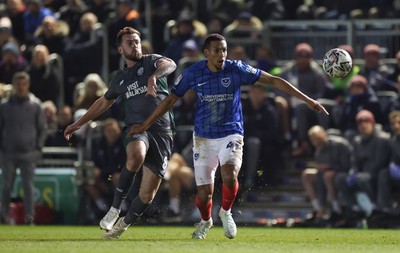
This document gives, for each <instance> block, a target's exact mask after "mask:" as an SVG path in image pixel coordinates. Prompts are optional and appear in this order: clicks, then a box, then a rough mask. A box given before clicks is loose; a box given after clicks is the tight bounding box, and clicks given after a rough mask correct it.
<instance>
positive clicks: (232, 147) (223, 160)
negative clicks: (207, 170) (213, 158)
mask: <svg viewBox="0 0 400 253" xmlns="http://www.w3.org/2000/svg"><path fill="white" fill-rule="evenodd" d="M218 147H219V150H218V160H219V162H220V164H221V166H224V165H233V167H232V168H234V169H237V170H240V167H241V166H242V161H243V136H241V135H238V134H233V135H228V136H226V137H224V138H221V139H220V140H219V143H218ZM229 167H231V166H229Z"/></svg>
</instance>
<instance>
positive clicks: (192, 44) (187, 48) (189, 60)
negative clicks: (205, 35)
mask: <svg viewBox="0 0 400 253" xmlns="http://www.w3.org/2000/svg"><path fill="white" fill-rule="evenodd" d="M201 58H202V56H201V54H200V50H199V46H198V45H197V42H196V41H195V40H192V39H190V40H187V41H185V42H184V43H183V47H182V55H181V58H180V59H179V61H178V66H177V69H176V71H175V76H179V75H180V74H181V73H182V71H183V70H185V69H186V68H188V67H189V66H190V65H192V64H193V63H196V62H198V61H199V60H200V59H201Z"/></svg>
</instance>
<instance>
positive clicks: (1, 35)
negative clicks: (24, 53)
mask: <svg viewBox="0 0 400 253" xmlns="http://www.w3.org/2000/svg"><path fill="white" fill-rule="evenodd" d="M9 42H11V43H14V44H15V45H18V41H17V40H16V39H15V38H14V36H13V33H12V24H11V20H10V19H9V18H8V17H2V18H0V48H2V47H3V46H4V45H5V44H6V43H9Z"/></svg>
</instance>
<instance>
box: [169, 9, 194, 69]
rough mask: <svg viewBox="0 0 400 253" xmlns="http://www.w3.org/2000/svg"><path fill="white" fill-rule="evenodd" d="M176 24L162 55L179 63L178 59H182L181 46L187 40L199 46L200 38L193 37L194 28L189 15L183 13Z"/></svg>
mask: <svg viewBox="0 0 400 253" xmlns="http://www.w3.org/2000/svg"><path fill="white" fill-rule="evenodd" d="M176 23H177V24H176V34H175V35H174V36H173V37H172V39H171V40H170V41H169V43H168V44H167V46H166V48H165V51H164V55H165V56H166V57H169V58H171V59H172V60H174V61H175V62H179V59H180V58H182V51H183V44H184V43H185V42H186V41H188V40H194V41H195V42H196V44H199V42H200V38H198V37H196V36H195V33H194V32H195V27H194V25H193V17H192V15H191V14H189V13H184V14H182V15H180V17H179V18H178V20H177V22H176Z"/></svg>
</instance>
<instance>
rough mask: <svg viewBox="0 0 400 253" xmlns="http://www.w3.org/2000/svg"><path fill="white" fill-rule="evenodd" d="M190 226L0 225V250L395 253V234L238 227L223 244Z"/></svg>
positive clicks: (218, 230)
mask: <svg viewBox="0 0 400 253" xmlns="http://www.w3.org/2000/svg"><path fill="white" fill-rule="evenodd" d="M193 231H194V227H164V226H160V227H150V226H132V227H130V228H129V229H128V230H127V231H126V232H125V233H124V234H123V235H122V236H121V238H120V239H119V240H112V241H106V240H103V239H101V236H102V234H103V231H101V230H100V229H99V228H98V227H94V226H0V252H2V253H6V252H23V253H25V252H46V253H47V252H85V253H86V252H96V253H98V252H107V253H119V252H123V253H127V252H144V253H152V252H173V253H180V252H184V253H188V252H196V253H199V252H207V253H212V252H219V253H222V252H228V253H234V252H240V253H250V252H260V253H261V252H262V253H265V252H274V253H281V252H285V253H286V252H307V253H310V252H318V253H321V252H335V253H345V252H362V253H367V252H371V253H372V252H374V253H376V252H380V253H389V252H393V253H394V252H396V253H398V252H400V230H368V229H365V230H363V229H343V230H342V229H300V228H261V227H257V228H250V227H238V236H237V238H235V239H233V240H229V239H227V238H225V237H224V236H223V229H222V227H218V226H215V227H214V228H212V229H211V230H210V232H209V234H208V236H207V239H206V240H193V239H191V234H192V232H193Z"/></svg>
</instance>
